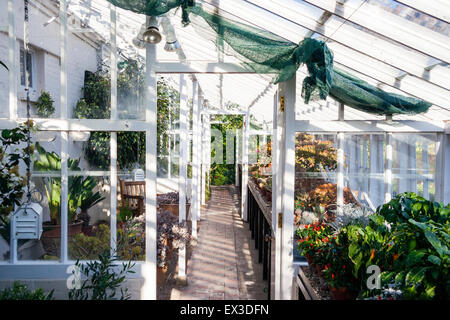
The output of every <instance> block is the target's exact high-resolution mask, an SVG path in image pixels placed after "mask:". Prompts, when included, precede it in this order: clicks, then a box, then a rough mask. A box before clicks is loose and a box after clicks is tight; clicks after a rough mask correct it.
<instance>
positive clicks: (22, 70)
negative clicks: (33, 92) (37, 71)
mask: <svg viewBox="0 0 450 320" xmlns="http://www.w3.org/2000/svg"><path fill="white" fill-rule="evenodd" d="M24 56H25V51H23V50H20V84H21V85H22V86H25V59H24Z"/></svg>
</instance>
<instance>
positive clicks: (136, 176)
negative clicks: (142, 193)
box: [131, 169, 145, 181]
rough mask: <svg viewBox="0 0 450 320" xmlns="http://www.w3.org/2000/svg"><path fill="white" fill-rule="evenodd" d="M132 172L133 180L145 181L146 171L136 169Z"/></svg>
mask: <svg viewBox="0 0 450 320" xmlns="http://www.w3.org/2000/svg"><path fill="white" fill-rule="evenodd" d="M131 174H132V175H133V181H144V180H145V173H144V170H142V169H134V170H133V171H132V172H131Z"/></svg>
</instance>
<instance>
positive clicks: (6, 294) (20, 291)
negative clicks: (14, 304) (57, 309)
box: [0, 281, 54, 300]
mask: <svg viewBox="0 0 450 320" xmlns="http://www.w3.org/2000/svg"><path fill="white" fill-rule="evenodd" d="M53 291H54V290H52V291H50V292H49V293H45V292H44V291H43V290H42V289H41V288H39V289H36V290H34V291H32V290H30V289H28V287H27V286H26V285H24V284H21V283H20V282H19V281H14V284H13V286H12V288H6V289H3V290H1V291H0V300H53Z"/></svg>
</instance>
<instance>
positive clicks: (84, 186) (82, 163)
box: [67, 132, 111, 260]
mask: <svg viewBox="0 0 450 320" xmlns="http://www.w3.org/2000/svg"><path fill="white" fill-rule="evenodd" d="M106 134H107V135H108V136H107V137H105V139H104V143H105V145H107V144H109V141H110V139H109V138H108V137H109V135H110V133H106ZM90 137H91V133H90V132H71V133H70V135H69V168H68V169H69V178H68V179H69V182H68V183H69V192H68V220H67V222H68V234H69V238H68V256H69V259H71V260H77V259H81V260H90V259H97V258H98V255H99V254H100V253H102V252H103V251H104V250H110V219H111V213H110V197H111V192H110V171H109V165H108V163H107V162H109V159H110V156H109V148H105V149H103V150H104V152H103V153H104V154H103V157H101V159H103V161H105V162H106V163H105V164H104V165H98V163H96V164H93V165H92V164H91V162H90V161H89V160H90V158H89V157H87V156H86V148H85V143H86V141H87V140H89V139H90ZM105 153H107V154H105ZM99 158H100V157H99Z"/></svg>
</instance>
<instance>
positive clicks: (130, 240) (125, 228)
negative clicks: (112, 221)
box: [117, 132, 145, 260]
mask: <svg viewBox="0 0 450 320" xmlns="http://www.w3.org/2000/svg"><path fill="white" fill-rule="evenodd" d="M124 155H127V156H126V157H124ZM117 156H118V159H117V162H118V167H119V168H118V171H117V172H118V176H117V184H118V185H117V255H118V256H119V258H120V259H121V260H130V259H131V260H144V259H145V132H118V133H117Z"/></svg>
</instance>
